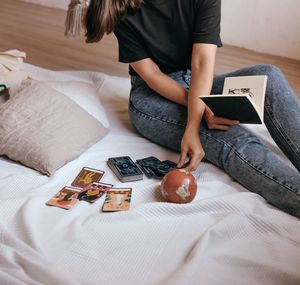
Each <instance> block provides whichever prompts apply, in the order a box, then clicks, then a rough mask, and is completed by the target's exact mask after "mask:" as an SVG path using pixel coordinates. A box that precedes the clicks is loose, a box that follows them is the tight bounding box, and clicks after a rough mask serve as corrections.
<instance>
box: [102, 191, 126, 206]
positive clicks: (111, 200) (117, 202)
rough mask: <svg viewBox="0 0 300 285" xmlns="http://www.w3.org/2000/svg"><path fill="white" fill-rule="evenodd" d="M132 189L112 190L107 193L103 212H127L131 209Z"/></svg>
mask: <svg viewBox="0 0 300 285" xmlns="http://www.w3.org/2000/svg"><path fill="white" fill-rule="evenodd" d="M131 192H132V189H131V188H112V189H111V190H110V191H109V192H107V194H106V197H105V202H104V204H103V207H102V211H103V212H115V211H127V210H129V207H130V201H131Z"/></svg>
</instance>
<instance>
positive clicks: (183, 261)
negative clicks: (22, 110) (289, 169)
mask: <svg viewBox="0 0 300 285" xmlns="http://www.w3.org/2000/svg"><path fill="white" fill-rule="evenodd" d="M26 68H28V70H30V71H31V72H32V76H33V78H35V79H38V80H61V81H68V80H77V81H84V82H89V83H91V84H93V85H94V86H95V88H96V91H97V96H98V99H99V100H100V101H101V103H102V105H103V107H104V108H105V112H106V116H107V118H108V121H109V125H110V126H109V129H110V132H109V134H108V135H106V136H105V137H104V138H103V139H102V140H101V141H99V142H98V143H96V144H95V145H93V146H92V147H90V148H89V149H88V150H87V151H85V152H84V153H83V154H82V155H80V156H79V157H78V158H76V159H74V160H73V161H71V162H69V163H68V164H66V165H65V166H63V167H62V168H60V169H59V170H58V171H57V172H56V173H55V175H53V176H51V177H48V176H46V175H41V174H40V173H39V172H37V171H35V170H32V169H30V168H27V167H25V166H23V165H21V164H19V163H17V162H13V161H10V160H9V159H7V158H5V157H1V158H0V200H1V201H0V284H3V285H6V284H56V285H60V284H63V285H68V284H72V285H74V284H105V285H113V284H118V285H119V284H128V285H129V284H138V285H140V284H143V285H152V284H153V285H154V284H155V285H157V284H162V285H167V284H172V285H174V284H176V285H177V284H178V285H185V284H186V285H191V284H205V285H210V284H211V285H217V284H222V285H223V284H239V285H241V284H251V285H252V284H264V285H267V284H270V285H276V284H300V270H299V269H300V221H299V219H297V218H295V217H292V216H290V215H288V214H286V213H284V212H282V211H280V210H278V209H276V208H275V207H273V206H271V205H269V204H268V203H266V201H265V200H264V199H263V198H261V197H260V196H258V195H256V194H254V193H251V192H249V191H247V190H246V189H245V188H243V187H242V186H240V185H239V184H238V183H236V182H235V181H234V180H232V179H231V178H230V177H229V176H228V175H226V174H225V173H224V172H223V171H222V170H220V169H218V168H217V167H215V166H213V165H211V164H209V163H206V162H202V163H201V165H200V168H199V169H198V170H197V172H196V173H195V175H197V176H199V178H198V180H197V183H198V193H197V196H196V198H195V200H194V201H193V202H192V203H190V204H186V205H177V204H171V203H166V202H164V201H163V199H162V197H161V195H160V192H159V185H160V181H159V180H153V179H148V178H146V177H145V178H144V180H142V181H137V182H128V183H121V182H120V181H119V180H118V179H117V178H116V176H115V175H114V174H113V172H112V171H111V170H110V169H109V168H108V166H107V163H106V162H107V159H108V158H109V157H112V156H122V155H129V156H130V157H132V158H133V159H139V158H144V157H146V156H149V155H153V156H156V157H158V158H159V159H161V160H165V159H170V160H173V161H177V160H178V154H177V153H174V152H172V151H169V150H167V149H164V148H162V147H161V146H158V145H155V144H153V143H151V142H150V141H148V140H146V139H144V138H143V137H141V136H140V135H139V134H137V133H136V131H135V130H134V129H133V128H132V127H131V125H130V122H129V117H128V112H127V102H128V96H129V89H130V82H129V79H128V78H120V77H114V76H109V75H106V74H102V73H96V72H88V71H59V72H58V71H51V70H46V69H42V68H40V67H37V66H32V65H29V64H27V65H26ZM247 127H249V128H251V129H252V130H253V131H255V132H256V133H257V134H258V135H259V137H260V138H261V139H262V140H263V142H264V143H265V144H267V145H268V146H269V147H270V148H272V150H273V151H274V152H275V153H276V154H277V155H278V156H279V157H281V159H283V160H286V158H285V157H284V155H283V154H282V153H281V152H280V150H279V149H278V148H277V146H276V145H275V143H274V142H273V141H272V139H271V138H270V136H269V135H268V133H267V131H266V129H265V127H264V126H247ZM84 166H88V167H92V168H97V169H101V170H104V171H105V175H104V177H103V179H102V180H101V181H103V182H106V183H112V184H114V186H115V187H132V188H133V193H132V202H131V206H130V210H129V211H127V212H115V213H101V211H100V209H101V205H102V204H103V198H101V199H100V200H99V201H97V202H96V203H95V204H88V203H84V202H80V203H78V204H77V205H76V206H75V207H74V208H72V209H71V210H69V211H66V210H63V209H60V208H55V207H48V206H46V205H45V202H46V201H47V200H49V199H50V198H51V197H52V196H53V195H54V194H55V193H57V192H58V191H59V190H60V189H61V188H62V187H63V186H65V185H70V183H71V182H72V181H73V179H74V177H75V176H76V175H77V173H78V172H79V171H80V169H81V168H82V167H84ZM257 187H259V185H258V186H257Z"/></svg>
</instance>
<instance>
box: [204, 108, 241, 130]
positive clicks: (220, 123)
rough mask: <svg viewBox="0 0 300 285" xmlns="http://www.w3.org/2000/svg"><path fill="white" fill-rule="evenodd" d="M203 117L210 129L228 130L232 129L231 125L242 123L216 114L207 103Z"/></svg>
mask: <svg viewBox="0 0 300 285" xmlns="http://www.w3.org/2000/svg"><path fill="white" fill-rule="evenodd" d="M203 118H204V120H205V121H206V124H207V127H208V129H210V130H221V131H227V130H229V129H230V127H231V126H235V125H239V124H240V122H239V121H237V120H230V119H226V118H222V117H218V116H215V114H214V113H213V111H212V110H211V109H210V108H209V107H208V106H207V105H205V110H204V114H203Z"/></svg>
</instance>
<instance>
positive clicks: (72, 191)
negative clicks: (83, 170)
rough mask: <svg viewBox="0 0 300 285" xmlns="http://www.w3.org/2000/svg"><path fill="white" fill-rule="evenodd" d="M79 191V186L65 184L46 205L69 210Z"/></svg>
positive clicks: (74, 202)
mask: <svg viewBox="0 0 300 285" xmlns="http://www.w3.org/2000/svg"><path fill="white" fill-rule="evenodd" d="M80 191H81V189H80V188H75V187H69V186H65V187H64V188H63V189H61V190H60V191H59V192H58V193H57V194H55V195H54V196H53V198H51V199H50V200H49V201H48V202H47V203H46V205H48V206H55V207H59V208H63V209H66V210H69V209H71V208H72V207H73V206H74V205H75V204H76V203H77V201H78V199H77V198H78V195H79V193H80Z"/></svg>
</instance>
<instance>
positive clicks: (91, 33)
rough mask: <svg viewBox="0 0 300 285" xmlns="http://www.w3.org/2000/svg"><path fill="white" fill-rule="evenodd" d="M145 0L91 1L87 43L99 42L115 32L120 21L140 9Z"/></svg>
mask: <svg viewBox="0 0 300 285" xmlns="http://www.w3.org/2000/svg"><path fill="white" fill-rule="evenodd" d="M142 2H143V0H91V1H90V4H89V7H88V10H87V13H86V17H85V26H86V34H85V37H86V42H87V43H93V42H99V41H100V40H101V39H102V38H103V36H104V34H110V33H112V32H113V31H114V29H115V27H116V25H117V23H118V21H119V19H120V18H121V17H122V16H123V15H124V14H125V13H127V12H129V11H134V10H136V9H137V8H139V7H140V5H141V3H142Z"/></svg>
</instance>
